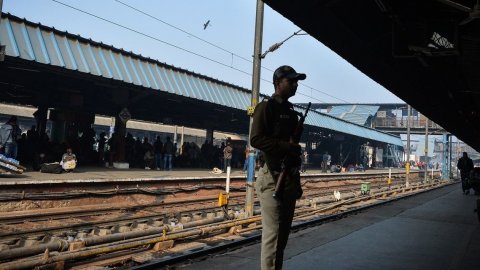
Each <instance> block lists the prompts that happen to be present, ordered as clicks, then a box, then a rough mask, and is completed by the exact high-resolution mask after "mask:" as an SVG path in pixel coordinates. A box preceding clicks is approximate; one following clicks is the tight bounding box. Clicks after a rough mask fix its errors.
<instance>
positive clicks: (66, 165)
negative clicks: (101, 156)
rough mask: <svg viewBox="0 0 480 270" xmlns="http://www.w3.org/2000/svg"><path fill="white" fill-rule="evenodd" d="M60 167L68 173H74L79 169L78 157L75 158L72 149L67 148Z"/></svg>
mask: <svg viewBox="0 0 480 270" xmlns="http://www.w3.org/2000/svg"><path fill="white" fill-rule="evenodd" d="M60 165H62V168H63V170H65V171H66V172H72V171H73V170H74V169H75V168H76V167H77V156H75V154H74V153H73V151H72V148H71V147H67V152H66V153H65V154H63V156H62V161H60Z"/></svg>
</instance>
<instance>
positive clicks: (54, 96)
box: [0, 14, 403, 147]
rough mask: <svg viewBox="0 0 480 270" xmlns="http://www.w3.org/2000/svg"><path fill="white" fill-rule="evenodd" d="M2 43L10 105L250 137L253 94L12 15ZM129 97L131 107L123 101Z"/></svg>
mask: <svg viewBox="0 0 480 270" xmlns="http://www.w3.org/2000/svg"><path fill="white" fill-rule="evenodd" d="M0 43H1V44H2V45H6V58H5V61H4V62H3V63H0V71H1V73H2V77H1V78H0V87H1V91H0V97H1V100H2V101H4V102H10V103H15V104H22V105H33V106H40V105H47V106H49V107H54V108H64V109H71V110H82V111H88V112H91V113H95V114H103V115H115V114H116V113H118V112H119V110H120V109H121V108H122V107H123V106H125V107H128V110H129V111H130V114H131V115H132V117H133V118H135V119H139V120H145V121H153V122H164V123H167V124H172V123H174V124H177V125H185V126H190V127H195V128H213V129H216V130H221V131H225V132H235V133H244V134H245V133H248V121H249V118H248V116H247V115H246V108H247V107H248V106H249V105H250V98H251V91H250V90H248V89H244V88H241V87H239V86H235V85H232V84H229V83H226V82H223V81H220V80H216V79H213V78H209V77H207V76H204V75H200V74H197V73H194V72H191V71H188V70H184V69H181V68H177V67H174V66H171V65H167V64H165V63H162V62H159V61H157V60H153V59H150V58H147V57H144V56H141V55H137V54H134V53H131V52H126V51H124V50H121V49H118V48H114V47H112V46H108V45H105V44H103V43H99V42H95V41H92V40H89V39H85V38H82V37H80V36H78V35H72V34H69V33H67V32H62V31H58V30H56V29H54V28H50V27H46V26H43V25H40V24H36V23H32V22H29V21H27V20H24V19H20V18H18V17H15V16H13V15H10V14H2V20H1V24H0ZM4 74H5V75H4ZM125 95H126V96H127V97H128V102H127V103H121V102H116V100H117V101H118V100H119V99H120V98H119V96H120V97H121V96H125ZM296 110H298V111H303V108H302V107H296ZM305 123H306V125H307V127H308V128H309V129H311V130H327V131H332V132H338V133H344V134H349V135H352V136H358V137H361V138H365V139H367V140H371V141H377V142H381V143H387V144H392V145H397V146H400V147H403V144H402V141H401V139H400V137H398V136H395V135H391V134H388V133H384V132H380V131H377V130H374V129H370V128H366V127H363V126H361V125H357V124H354V123H351V122H348V121H344V120H341V119H337V118H335V117H332V116H329V115H325V114H322V113H319V112H314V111H312V112H311V113H309V115H308V117H307V119H306V121H305Z"/></svg>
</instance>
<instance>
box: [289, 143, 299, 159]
mask: <svg viewBox="0 0 480 270" xmlns="http://www.w3.org/2000/svg"><path fill="white" fill-rule="evenodd" d="M288 154H289V155H290V156H293V157H299V156H300V155H301V154H302V147H301V146H300V145H299V144H297V143H289V148H288Z"/></svg>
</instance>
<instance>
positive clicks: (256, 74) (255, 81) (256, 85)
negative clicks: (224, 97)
mask: <svg viewBox="0 0 480 270" xmlns="http://www.w3.org/2000/svg"><path fill="white" fill-rule="evenodd" d="M262 36H263V1H262V0H257V13H256V18H255V44H254V48H253V76H252V101H251V107H250V108H249V109H248V114H249V115H250V125H249V128H248V143H247V145H248V149H249V154H248V171H247V195H246V200H245V215H246V216H247V217H251V216H253V195H254V187H253V180H254V179H255V149H253V148H252V146H251V145H250V136H251V135H252V122H253V118H252V114H253V110H254V109H255V106H257V103H258V97H259V95H260V68H261V61H262V60H261V53H262Z"/></svg>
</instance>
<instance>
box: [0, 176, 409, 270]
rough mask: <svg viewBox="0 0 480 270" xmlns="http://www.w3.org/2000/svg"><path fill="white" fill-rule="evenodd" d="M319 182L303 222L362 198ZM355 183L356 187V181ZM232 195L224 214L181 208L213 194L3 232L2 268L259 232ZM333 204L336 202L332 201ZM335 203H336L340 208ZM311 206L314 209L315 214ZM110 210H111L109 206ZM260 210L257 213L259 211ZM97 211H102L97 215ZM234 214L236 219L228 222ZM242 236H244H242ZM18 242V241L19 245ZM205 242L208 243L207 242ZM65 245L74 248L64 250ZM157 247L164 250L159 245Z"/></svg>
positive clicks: (118, 255)
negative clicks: (339, 195)
mask: <svg viewBox="0 0 480 270" xmlns="http://www.w3.org/2000/svg"><path fill="white" fill-rule="evenodd" d="M377 176H378V175H377ZM384 176H385V175H383V176H380V177H379V178H383V177H384ZM318 182H325V181H324V180H314V178H313V177H312V178H307V179H305V178H304V180H303V183H304V185H305V186H308V189H307V190H306V192H305V194H306V196H305V199H304V200H302V201H300V202H299V203H298V206H299V207H298V208H297V210H296V219H297V220H303V221H302V222H305V219H307V220H308V219H309V218H308V216H309V215H313V216H315V215H318V214H319V213H323V214H325V213H326V212H325V211H327V212H328V211H330V212H331V211H334V209H335V207H340V205H346V204H349V205H352V204H353V201H351V200H355V199H357V198H356V197H358V196H354V195H348V192H351V190H354V189H355V188H354V185H341V184H339V185H332V186H330V187H328V188H323V189H322V188H314V187H315V184H316V183H318ZM377 182H378V183H374V184H373V188H374V189H375V191H376V192H375V193H376V194H377V193H378V194H380V193H381V192H387V193H389V192H392V191H386V190H385V189H386V187H383V186H382V184H381V183H380V182H381V181H380V180H379V181H377ZM397 182H398V183H400V182H401V179H398V180H397ZM398 183H397V184H398ZM394 185H395V183H394ZM356 186H357V189H358V184H356ZM412 188H418V187H412ZM333 189H335V190H342V191H343V193H344V194H346V195H347V197H348V198H349V199H346V200H344V201H343V202H342V203H336V202H331V200H330V201H329V199H326V198H322V197H325V196H326V195H327V194H330V193H331V190H333ZM394 192H398V191H394ZM233 197H234V202H235V200H236V203H237V205H233V206H232V207H231V208H230V209H229V210H228V212H227V213H225V212H221V211H220V210H219V209H218V208H216V207H203V208H198V207H197V208H193V209H189V210H184V211H182V208H185V207H186V205H197V206H198V204H201V203H204V204H213V203H214V200H213V198H202V200H192V201H189V202H170V204H165V203H159V204H158V205H154V206H152V205H148V206H146V205H144V206H140V207H139V206H136V207H135V206H131V207H132V208H131V209H125V208H122V207H117V208H115V207H113V208H115V211H119V210H120V211H126V212H131V213H134V212H135V211H136V212H139V211H144V212H147V213H150V215H148V214H147V215H144V216H139V217H130V216H128V215H124V216H122V217H114V218H112V219H110V220H103V221H102V220H97V221H93V220H90V221H89V222H84V223H83V224H80V223H79V224H77V225H75V226H73V225H68V224H65V225H64V226H60V227H59V226H57V227H55V226H52V227H50V228H49V227H43V228H41V229H39V228H36V229H34V230H32V229H30V230H23V231H20V232H16V233H17V235H12V234H2V235H0V260H3V262H5V263H3V264H0V268H1V269H25V268H22V267H24V266H26V265H29V264H32V263H33V262H36V264H35V265H44V264H48V263H49V262H50V263H53V264H59V263H63V264H65V263H67V265H68V267H77V266H75V264H81V265H86V264H88V262H84V261H83V260H85V259H86V260H87V261H89V260H90V261H91V259H90V257H91V256H93V255H95V256H96V257H98V255H100V254H101V255H102V256H101V257H102V258H104V259H102V260H110V261H112V262H115V261H118V260H121V259H122V258H130V259H129V260H130V261H132V258H133V257H135V256H136V257H135V258H137V259H135V260H133V261H135V262H137V263H138V262H139V261H142V260H143V261H148V258H143V259H138V258H139V256H140V255H139V254H143V253H144V254H143V255H144V257H145V256H147V257H148V256H149V255H148V254H150V257H151V251H150V249H148V248H145V247H146V246H149V245H153V244H155V243H164V242H165V241H171V240H173V239H175V244H176V246H182V245H184V244H187V245H188V243H189V242H191V241H190V240H184V239H185V238H186V239H190V238H192V237H194V238H195V237H197V236H198V235H199V234H200V235H210V234H211V235H213V238H212V239H213V240H210V242H213V243H217V242H219V241H220V240H218V239H216V238H215V237H218V236H217V235H221V234H223V233H225V232H224V231H225V230H227V229H229V230H233V229H232V228H235V230H238V231H235V232H234V234H235V235H244V234H247V235H248V234H249V233H254V234H258V230H259V229H260V228H261V227H260V226H261V225H259V222H260V217H259V216H255V217H253V218H250V219H242V215H241V214H242V213H241V212H242V209H241V207H242V206H243V205H242V203H243V196H242V195H241V194H238V198H235V196H233ZM360 200H365V198H362V199H360ZM182 203H183V206H182ZM329 203H330V204H332V203H333V204H332V205H328V204H329ZM162 204H164V205H162ZM337 204H338V206H336V205H337ZM327 206H328V207H330V208H331V209H330V210H328V209H324V207H327ZM155 207H157V208H158V207H170V209H169V211H165V209H160V210H163V211H164V212H161V213H154V214H151V212H154V211H156V210H157V211H159V209H155ZM312 209H314V211H313V212H312ZM104 210H105V211H106V212H101V213H102V214H100V216H101V215H103V214H105V213H108V209H104ZM145 210H148V211H145ZM92 211H97V210H95V209H93V210H92V209H90V210H88V209H84V211H83V212H82V211H80V210H79V211H78V212H76V213H60V212H58V213H55V215H52V216H49V215H48V214H45V215H44V216H43V217H41V218H40V217H38V216H35V215H34V214H33V213H31V215H30V216H29V215H24V216H22V217H19V218H17V219H15V218H14V217H13V216H10V217H5V218H4V217H1V218H0V222H1V224H6V223H8V224H10V225H15V224H20V223H21V220H22V218H23V220H24V221H25V220H26V219H28V218H32V219H31V220H30V221H29V222H32V223H34V222H39V221H42V220H43V221H45V220H47V221H48V220H49V219H50V220H55V219H56V220H57V221H58V220H62V219H66V218H68V214H77V215H78V216H76V218H79V217H87V218H88V217H90V218H91V216H93V214H92V213H91V212H92ZM110 211H112V210H111V209H110ZM256 212H257V213H258V210H257V211H256ZM168 214H170V216H169V218H166V217H167V216H168ZM81 215H83V216H81ZM96 215H99V213H96ZM2 218H3V220H2ZM232 218H233V220H230V219H232ZM179 221H181V222H179ZM4 222H5V223H4ZM92 232H93V233H92ZM242 238H245V237H243V236H242ZM247 238H248V237H247ZM19 239H20V240H19ZM15 241H16V244H17V246H16V247H15ZM22 241H23V242H22ZM203 241H208V240H203ZM19 242H22V244H23V246H19V245H18V244H19ZM182 242H185V243H182ZM220 242H221V241H220ZM133 243H135V244H133ZM9 244H10V246H9ZM205 246H209V245H206V244H205ZM67 249H68V250H70V251H66V250H67ZM156 249H160V248H159V247H156ZM46 250H48V252H47V253H48V254H46V253H45V252H46ZM142 252H143V253H142ZM145 252H146V253H145ZM127 253H128V254H127ZM36 254H41V255H36ZM132 254H133V255H132ZM145 254H147V255H145ZM24 256H30V257H31V258H29V259H16V260H15V261H12V262H7V261H9V260H12V259H15V258H22V257H24ZM39 256H40V257H41V258H43V259H42V260H41V264H38V260H37V259H38V257H39ZM42 256H43V257H42ZM132 256H133V257H132ZM108 257H111V258H108ZM140 257H141V256H140ZM62 258H63V259H62ZM36 260H37V261H36ZM95 260H97V261H98V258H95ZM72 261H77V263H72ZM91 263H93V262H91ZM130 266H131V265H130ZM130 266H128V267H130ZM28 267H29V266H27V267H26V268H28ZM78 267H80V266H78ZM128 267H127V268H128ZM79 269H80V268H79Z"/></svg>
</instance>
